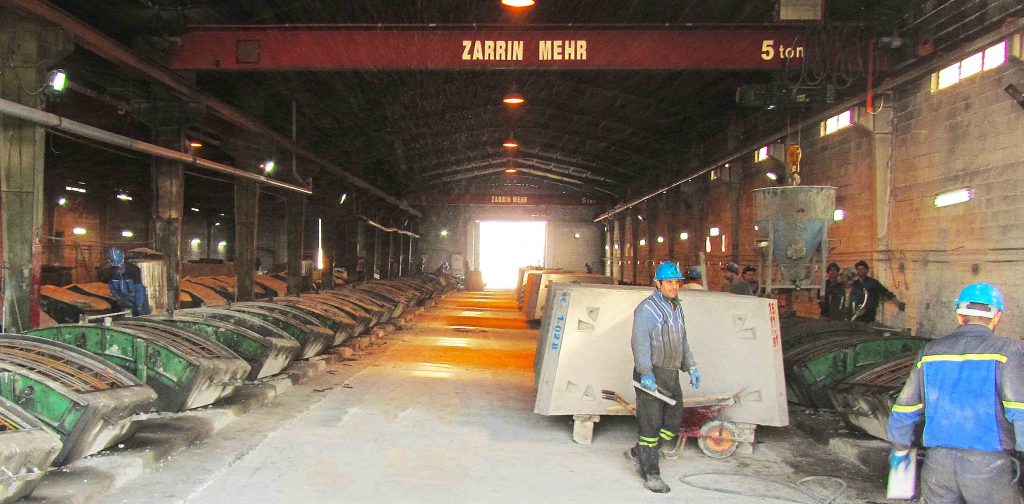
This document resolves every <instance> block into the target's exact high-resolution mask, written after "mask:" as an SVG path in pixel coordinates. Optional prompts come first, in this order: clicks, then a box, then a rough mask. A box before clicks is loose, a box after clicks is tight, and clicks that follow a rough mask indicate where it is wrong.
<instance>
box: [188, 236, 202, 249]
mask: <svg viewBox="0 0 1024 504" xmlns="http://www.w3.org/2000/svg"><path fill="white" fill-rule="evenodd" d="M188 243H189V244H190V245H192V248H199V244H200V243H203V240H200V239H199V238H192V239H191V240H189V242H188Z"/></svg>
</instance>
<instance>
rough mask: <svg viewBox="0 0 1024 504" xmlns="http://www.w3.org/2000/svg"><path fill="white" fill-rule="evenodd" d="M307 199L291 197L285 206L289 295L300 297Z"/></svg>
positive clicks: (296, 196)
mask: <svg viewBox="0 0 1024 504" xmlns="http://www.w3.org/2000/svg"><path fill="white" fill-rule="evenodd" d="M305 209H306V198H304V197H302V196H299V195H289V196H288V200H287V205H286V206H285V210H284V212H285V215H284V219H285V223H286V226H287V228H288V229H287V231H285V232H286V233H288V239H287V241H288V243H287V245H286V248H287V253H288V256H287V257H286V258H285V261H287V263H288V295H289V296H298V295H299V293H300V292H302V234H303V229H304V226H303V223H304V222H305Z"/></svg>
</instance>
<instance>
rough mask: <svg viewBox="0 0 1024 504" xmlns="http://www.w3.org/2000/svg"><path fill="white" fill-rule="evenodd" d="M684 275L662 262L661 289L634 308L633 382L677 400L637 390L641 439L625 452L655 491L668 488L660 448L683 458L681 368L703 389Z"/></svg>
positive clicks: (668, 455) (658, 279)
mask: <svg viewBox="0 0 1024 504" xmlns="http://www.w3.org/2000/svg"><path fill="white" fill-rule="evenodd" d="M682 278H683V276H682V275H681V274H680V273H679V267H678V266H676V265H675V263H673V262H668V261H666V262H663V263H661V265H660V266H658V270H657V273H656V274H655V277H654V285H655V287H656V288H657V290H656V291H655V292H654V293H653V294H651V296H650V297H648V298H646V299H644V300H643V301H641V302H640V304H639V305H637V307H636V309H635V310H634V311H633V337H632V341H631V345H632V348H633V380H634V381H637V382H639V383H640V385H641V386H642V387H643V388H644V389H646V390H648V391H659V392H660V393H662V394H664V395H666V396H668V397H671V398H672V399H675V401H676V404H675V405H669V404H668V403H666V402H664V401H662V400H661V399H658V398H657V397H655V396H653V395H651V394H649V393H647V392H644V391H643V390H640V389H637V391H636V417H637V420H638V421H639V424H640V428H639V431H640V439H639V441H638V442H637V444H636V446H634V447H632V448H630V449H628V450H626V453H625V455H626V460H628V461H629V462H630V463H631V464H632V465H633V467H634V469H636V470H637V472H638V473H639V474H640V476H641V477H642V478H644V487H646V488H647V489H648V490H650V491H652V492H656V493H665V492H668V491H669V490H670V488H669V486H668V485H667V484H665V482H664V481H663V480H662V479H661V468H660V464H659V460H658V458H659V451H660V452H661V454H664V455H665V457H666V458H678V456H679V449H680V442H679V441H680V438H679V429H680V427H681V426H682V422H683V390H682V387H681V386H680V385H679V371H680V370H684V371H687V372H688V373H689V374H690V385H691V386H692V387H693V388H695V389H696V388H700V373H699V372H698V371H697V362H696V361H695V360H694V358H693V353H691V352H690V345H689V343H687V341H686V329H685V327H684V325H683V309H682V306H680V304H679V298H678V297H677V296H678V294H679V281H680V280H682ZM659 445H660V448H659Z"/></svg>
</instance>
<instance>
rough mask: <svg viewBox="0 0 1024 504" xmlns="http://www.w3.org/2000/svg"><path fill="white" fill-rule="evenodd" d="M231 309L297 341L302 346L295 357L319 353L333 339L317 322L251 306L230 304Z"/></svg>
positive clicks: (332, 335) (303, 357) (330, 333)
mask: <svg viewBox="0 0 1024 504" xmlns="http://www.w3.org/2000/svg"><path fill="white" fill-rule="evenodd" d="M231 311H232V312H235V313H244V314H246V315H250V316H252V317H256V318H258V319H260V320H262V321H264V322H266V323H268V324H271V325H273V326H274V327H277V328H278V329H281V330H282V331H285V332H286V333H288V334H289V335H291V336H292V337H293V338H295V339H296V340H298V341H299V343H300V344H301V345H302V348H301V349H300V350H299V354H298V355H297V356H296V359H308V358H310V357H314V356H317V355H319V354H320V353H321V352H323V351H324V349H325V348H327V346H328V345H329V344H330V343H332V342H333V341H334V333H332V332H331V331H330V330H328V329H327V328H326V327H323V326H321V325H319V324H307V323H303V322H302V321H301V320H299V319H298V318H296V317H290V316H288V315H286V314H283V313H274V312H271V311H267V310H262V309H260V308H255V307H251V306H232V307H231Z"/></svg>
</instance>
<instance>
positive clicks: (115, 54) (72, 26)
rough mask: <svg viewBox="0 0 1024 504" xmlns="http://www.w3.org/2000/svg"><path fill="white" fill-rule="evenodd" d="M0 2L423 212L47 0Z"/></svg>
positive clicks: (356, 182)
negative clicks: (204, 90)
mask: <svg viewBox="0 0 1024 504" xmlns="http://www.w3.org/2000/svg"><path fill="white" fill-rule="evenodd" d="M0 5H4V6H9V7H11V8H15V9H18V10H20V11H22V12H27V13H29V14H32V15H34V16H36V17H39V18H41V19H44V20H46V21H49V22H51V23H53V24H55V25H57V26H60V27H61V28H63V29H65V30H67V31H68V33H71V34H72V35H73V36H74V41H75V44H78V45H80V46H82V47H84V48H85V49H87V50H89V51H91V52H93V53H95V54H96V55H98V56H100V57H102V58H104V59H106V60H108V61H110V62H112V63H115V64H118V65H121V66H124V67H127V68H131V69H133V70H136V71H138V72H141V73H142V74H143V75H145V76H147V77H149V78H150V79H153V80H155V81H156V82H159V83H160V84H163V85H164V86H167V87H168V88H170V89H172V90H174V91H176V92H178V93H180V94H181V95H183V96H185V97H188V98H189V99H190V100H193V101H195V102H196V103H198V104H200V105H202V106H203V107H205V108H207V109H209V110H210V111H211V112H213V115H215V116H217V117H219V118H221V119H223V120H225V121H227V122H229V123H231V124H234V125H236V126H239V127H242V128H245V129H247V130H249V131H252V132H255V133H259V134H261V135H265V136H267V137H270V138H271V139H272V140H273V141H274V142H275V143H277V144H278V145H280V146H282V147H283V148H284V149H285V150H288V151H290V152H293V153H295V154H297V155H299V156H301V157H303V158H305V159H308V160H310V161H312V162H313V163H315V164H317V165H320V166H322V167H324V168H326V169H327V171H329V172H331V173H333V174H335V175H337V176H339V177H341V178H343V179H345V181H346V182H348V183H349V184H351V185H353V186H356V187H359V188H361V189H363V190H365V191H366V192H368V193H370V194H372V195H374V196H376V197H378V198H380V199H383V200H384V201H387V202H388V203H390V204H392V205H395V206H397V207H399V208H401V209H402V210H405V211H406V212H409V213H411V214H413V215H415V216H417V217H422V216H423V215H422V214H421V213H419V212H418V211H416V209H414V208H413V207H411V206H409V204H408V203H406V202H405V201H404V200H401V199H398V198H395V197H394V196H391V195H390V194H388V193H386V192H384V191H382V190H380V189H378V188H376V187H374V186H373V185H371V184H370V183H369V182H367V181H365V180H363V179H361V178H359V177H356V176H355V175H352V174H351V173H349V172H348V171H346V170H344V169H343V168H341V167H340V166H338V165H335V164H333V163H331V162H329V161H327V160H326V159H324V158H322V157H320V156H318V155H317V154H315V153H313V152H312V151H310V150H308V149H306V148H305V147H303V146H301V145H299V144H298V143H297V142H294V141H292V140H291V139H289V138H288V137H286V136H284V135H282V134H280V133H278V132H276V131H274V130H272V129H270V128H268V127H267V126H265V125H263V124H261V123H259V122H258V121H256V120H255V119H253V118H252V117H250V116H248V115H247V114H245V113H244V112H242V111H241V110H239V109H237V108H235V107H232V106H231V105H228V104H227V103H224V102H222V101H220V100H218V99H216V98H213V97H211V96H209V95H207V94H206V93H203V92H202V91H201V90H199V88H197V87H195V86H194V85H193V84H191V83H189V82H188V81H186V80H185V79H183V78H181V77H180V76H179V75H178V74H176V73H174V72H172V71H170V70H168V69H167V68H164V67H163V66H160V65H158V64H156V63H153V62H150V61H148V60H147V59H145V58H143V57H140V56H138V55H136V54H135V53H133V52H131V51H130V50H128V48H126V47H124V46H123V45H121V44H119V43H118V42H116V41H114V40H113V39H111V38H110V37H107V36H106V35H105V34H103V32H101V31H99V30H97V29H95V28H93V27H92V26H89V25H88V24H87V23H85V22H83V21H82V20H80V19H78V18H76V17H74V16H72V15H71V14H69V13H68V12H66V11H64V10H62V9H60V8H58V7H56V6H54V5H53V4H51V3H49V2H46V1H44V0H0Z"/></svg>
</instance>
